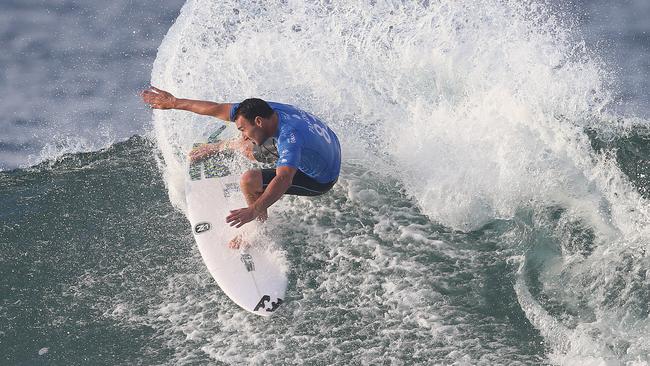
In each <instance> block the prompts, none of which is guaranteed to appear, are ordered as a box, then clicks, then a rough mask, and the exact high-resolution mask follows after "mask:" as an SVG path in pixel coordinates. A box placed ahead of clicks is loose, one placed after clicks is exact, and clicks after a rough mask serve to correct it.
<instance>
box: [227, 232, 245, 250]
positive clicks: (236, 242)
mask: <svg viewBox="0 0 650 366" xmlns="http://www.w3.org/2000/svg"><path fill="white" fill-rule="evenodd" d="M242 244H244V241H243V239H242V237H241V234H239V235H237V236H235V237H234V238H232V240H230V242H229V243H228V248H230V249H239V247H240V246H241V245H242Z"/></svg>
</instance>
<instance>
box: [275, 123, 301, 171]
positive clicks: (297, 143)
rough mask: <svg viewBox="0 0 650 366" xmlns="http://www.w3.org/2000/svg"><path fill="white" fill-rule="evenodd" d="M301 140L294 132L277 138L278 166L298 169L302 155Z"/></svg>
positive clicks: (285, 133)
mask: <svg viewBox="0 0 650 366" xmlns="http://www.w3.org/2000/svg"><path fill="white" fill-rule="evenodd" d="M301 150H302V139H301V138H300V135H298V133H296V131H295V130H289V131H286V132H283V133H281V134H280V136H278V155H279V157H278V162H277V164H275V166H276V167H279V166H290V167H293V168H296V169H298V166H299V165H300V158H301V153H302V151H301Z"/></svg>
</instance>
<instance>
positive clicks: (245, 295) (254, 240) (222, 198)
mask: <svg viewBox="0 0 650 366" xmlns="http://www.w3.org/2000/svg"><path fill="white" fill-rule="evenodd" d="M185 194H186V201H187V216H188V219H189V221H190V224H191V225H192V233H193V235H194V239H195V240H196V244H197V246H198V248H199V251H200V252H201V256H202V258H203V261H204V262H205V265H206V266H207V268H208V271H209V272H210V274H211V275H212V277H213V278H214V279H215V281H216V282H217V284H218V285H219V287H220V288H221V289H222V290H223V292H224V293H225V294H226V295H228V297H229V298H230V299H231V300H232V301H233V302H235V303H236V304H237V305H239V306H240V307H242V308H243V309H245V310H247V311H250V312H252V313H254V314H257V315H261V316H270V315H272V314H273V313H274V312H275V311H276V310H277V309H278V307H279V306H280V305H281V304H282V302H283V299H284V295H285V292H286V289H287V276H286V273H285V270H284V268H283V265H282V263H281V262H280V261H279V259H278V257H277V253H273V252H272V251H269V248H268V246H265V245H264V244H265V243H264V242H263V241H264V239H263V238H260V237H259V236H258V235H256V232H257V230H258V225H259V224H258V223H257V222H251V223H248V224H246V225H244V226H242V227H241V228H239V229H237V228H234V227H231V226H230V225H228V224H227V223H226V216H227V215H228V214H229V212H230V210H233V209H237V208H242V207H246V203H245V200H244V196H243V194H242V192H241V190H240V188H239V175H234V174H230V172H229V170H228V167H227V166H226V164H225V163H224V162H223V159H220V157H219V156H216V157H213V158H209V159H207V160H205V161H202V162H198V163H195V164H192V165H191V166H190V171H189V174H188V177H187V179H186V184H185ZM239 235H241V238H242V239H243V242H245V244H244V245H242V246H241V247H240V248H239V249H232V248H229V247H228V243H229V242H230V240H232V239H233V238H235V237H237V236H239Z"/></svg>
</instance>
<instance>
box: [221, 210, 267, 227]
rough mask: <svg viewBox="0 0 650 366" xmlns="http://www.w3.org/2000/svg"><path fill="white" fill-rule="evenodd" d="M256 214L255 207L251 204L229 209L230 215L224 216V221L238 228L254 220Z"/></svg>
mask: <svg viewBox="0 0 650 366" xmlns="http://www.w3.org/2000/svg"><path fill="white" fill-rule="evenodd" d="M258 216H260V215H259V214H258V213H257V212H256V211H255V209H254V208H253V207H252V206H249V207H245V208H240V209H238V210H232V211H230V215H228V216H227V217H226V222H227V223H229V224H230V226H235V227H237V228H240V227H242V226H243V225H244V224H246V223H249V222H251V221H253V220H255V219H256V218H257V217H258Z"/></svg>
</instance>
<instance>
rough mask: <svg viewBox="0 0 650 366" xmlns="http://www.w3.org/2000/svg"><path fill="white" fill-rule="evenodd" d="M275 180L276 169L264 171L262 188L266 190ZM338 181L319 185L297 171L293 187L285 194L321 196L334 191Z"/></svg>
mask: <svg viewBox="0 0 650 366" xmlns="http://www.w3.org/2000/svg"><path fill="white" fill-rule="evenodd" d="M273 178H275V169H262V188H264V189H266V186H268V185H269V183H271V180H273ZM337 180H338V179H335V180H334V181H332V182H329V183H318V182H317V181H316V180H315V179H314V178H311V177H310V176H308V175H307V174H305V173H303V172H301V171H300V170H296V174H295V175H294V176H293V181H291V186H290V187H289V189H287V191H286V192H285V194H292V195H295V196H320V195H321V194H323V193H325V192H327V191H329V190H330V189H332V187H334V184H336V181H337Z"/></svg>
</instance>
